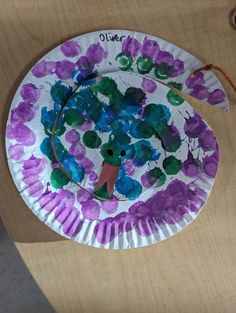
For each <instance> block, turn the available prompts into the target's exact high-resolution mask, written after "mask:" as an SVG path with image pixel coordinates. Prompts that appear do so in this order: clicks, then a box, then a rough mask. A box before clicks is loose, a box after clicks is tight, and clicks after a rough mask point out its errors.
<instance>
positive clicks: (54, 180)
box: [50, 168, 69, 189]
mask: <svg viewBox="0 0 236 313" xmlns="http://www.w3.org/2000/svg"><path fill="white" fill-rule="evenodd" d="M50 181H51V184H52V186H53V187H54V188H55V189H58V188H62V187H63V186H65V185H66V184H67V183H68V182H69V178H68V177H67V176H66V175H65V174H64V173H63V171H62V170H61V169H60V168H55V169H54V170H53V171H52V173H51V176H50Z"/></svg>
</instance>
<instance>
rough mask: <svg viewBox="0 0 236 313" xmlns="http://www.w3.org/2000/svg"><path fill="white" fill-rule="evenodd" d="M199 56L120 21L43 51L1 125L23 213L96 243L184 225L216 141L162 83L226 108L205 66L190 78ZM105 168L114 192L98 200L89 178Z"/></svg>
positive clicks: (120, 242)
mask: <svg viewBox="0 0 236 313" xmlns="http://www.w3.org/2000/svg"><path fill="white" fill-rule="evenodd" d="M202 65H203V63H202V62H200V61H199V60H198V59H196V58H195V57H193V56H192V55H190V54H189V53H187V52H186V51H184V50H182V49H180V48H178V47H176V46H174V45H172V44H170V43H168V42H166V41H164V40H162V39H159V38H156V37H153V36H150V35H146V34H142V33H136V32H130V31H125V30H108V31H100V32H95V33H89V34H86V35H83V36H79V37H77V38H74V39H72V40H69V41H67V42H65V43H63V44H62V45H61V46H59V47H57V48H55V49H53V50H52V51H51V52H49V53H48V54H47V55H46V56H45V57H43V58H42V59H41V60H40V61H39V62H38V63H37V64H36V65H35V66H34V67H33V68H32V70H31V71H30V72H29V73H28V74H27V75H26V77H25V78H24V80H23V81H22V83H21V84H20V86H19V88H18V90H17V92H16V95H15V97H14V99H13V102H12V105H11V110H10V114H9V119H8V123H7V131H6V148H7V156H8V163H9V168H10V171H11V174H12V177H13V179H14V182H15V184H16V186H17V188H18V190H19V192H20V194H21V196H22V198H23V199H24V201H25V202H26V204H27V205H28V206H29V208H30V209H31V210H32V212H33V213H34V214H36V215H37V216H38V217H39V218H40V219H41V220H42V221H43V222H44V223H45V224H47V225H48V226H49V227H50V228H52V229H53V230H54V231H56V232H58V233H59V234H61V235H63V236H65V237H67V238H70V239H72V240H75V241H77V242H80V243H84V244H88V245H91V246H94V247H102V248H114V249H119V248H134V247H140V246H145V245H149V244H153V243H156V242H158V241H160V240H163V239H165V238H168V237H170V236H172V235H174V234H175V233H177V232H178V231H180V230H181V229H183V228H184V227H185V226H186V225H188V224H189V223H190V222H191V221H192V220H193V219H194V218H195V217H196V216H197V214H198V213H199V211H200V210H201V208H202V207H203V205H204V203H205V201H206V200H207V197H208V195H209V193H210V190H211V188H212V185H213V183H214V179H215V175H216V172H217V166H218V161H219V154H218V145H217V142H216V139H215V137H214V134H213V132H212V130H211V128H210V127H209V126H208V125H207V123H206V122H205V121H204V120H203V119H202V118H201V117H200V115H199V114H198V113H197V112H196V111H194V110H193V109H192V107H191V106H190V105H189V104H188V103H187V102H186V101H184V100H183V99H182V98H181V97H179V96H178V95H177V94H175V93H174V92H173V91H172V90H171V89H170V88H169V87H168V86H165V85H163V83H164V84H167V83H168V84H170V85H171V86H174V87H175V88H177V89H181V90H183V91H185V92H187V93H190V94H192V95H193V96H195V97H197V98H199V99H201V100H204V101H206V102H208V103H209V104H211V105H215V106H216V107H219V108H223V109H226V110H227V107H228V102H227V98H226V96H225V92H224V90H223V87H222V86H221V84H220V82H219V81H218V79H217V78H216V76H215V75H214V74H213V73H211V72H208V73H198V74H197V75H196V76H190V77H189V75H190V73H192V71H193V70H194V69H196V68H199V67H201V66H202ZM154 79H155V80H154ZM157 80H161V83H160V82H158V81H157ZM59 113H60V114H59ZM58 114H59V115H58ZM57 117H58V120H57V125H56V129H55V138H53V139H52V132H53V127H54V126H55V122H56V119H57ZM52 141H53V145H52ZM108 149H109V150H112V152H111V153H112V155H107V153H108V152H107V151H108ZM109 153H110V152H109ZM106 164H109V165H111V166H110V167H109V166H107V165H106ZM112 166H113V167H112ZM114 166H119V169H118V170H119V171H118V176H117V177H116V182H115V185H114V189H113V195H112V197H111V199H107V200H104V197H105V196H104V195H105V194H106V192H105V193H104V192H103V193H102V200H101V191H100V193H99V196H96V195H94V191H95V189H96V186H97V182H98V180H99V177H101V176H100V175H102V174H101V173H102V171H103V169H104V168H109V170H110V171H111V172H112V171H113V170H114ZM106 175H107V176H109V175H108V172H107V169H106ZM106 175H105V176H106ZM68 177H70V178H71V179H69V178H68Z"/></svg>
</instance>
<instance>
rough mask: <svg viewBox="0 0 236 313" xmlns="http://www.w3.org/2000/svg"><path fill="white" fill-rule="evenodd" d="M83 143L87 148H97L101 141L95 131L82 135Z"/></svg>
mask: <svg viewBox="0 0 236 313" xmlns="http://www.w3.org/2000/svg"><path fill="white" fill-rule="evenodd" d="M83 143H84V144H85V146H86V147H88V148H98V147H99V146H100V145H101V143H102V140H101V138H100V137H99V136H98V134H97V133H96V132H95V131H92V130H89V131H87V132H86V133H84V136H83Z"/></svg>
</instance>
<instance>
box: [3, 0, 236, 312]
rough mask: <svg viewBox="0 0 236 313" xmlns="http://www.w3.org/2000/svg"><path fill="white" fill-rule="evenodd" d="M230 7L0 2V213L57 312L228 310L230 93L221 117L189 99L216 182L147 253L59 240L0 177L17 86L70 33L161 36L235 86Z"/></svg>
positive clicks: (231, 302)
mask: <svg viewBox="0 0 236 313" xmlns="http://www.w3.org/2000/svg"><path fill="white" fill-rule="evenodd" d="M234 5H235V1H234V0H232V1H226V0H199V1H192V0H178V1H177V0H176V1H175V0H172V1H170V0H145V1H144V0H143V1H139V0H136V1H134V0H133V1H130V0H116V1H114V0H110V1H109V0H104V1H103V0H100V1H98V0H96V1H95V0H90V1H82V0H74V1H71V0H68V1H63V0H15V1H12V0H6V1H5V0H0V95H1V98H0V99H1V105H0V110H1V149H2V150H1V153H0V158H1V159H0V164H1V172H0V175H1V193H0V201H1V205H0V215H1V217H2V219H3V221H4V224H5V225H6V227H7V229H8V232H9V234H10V236H11V238H12V239H13V240H14V241H15V242H16V246H17V248H18V250H19V251H20V253H21V255H22V257H23V259H24V261H25V263H26V265H27V266H28V268H29V269H30V271H31V273H32V275H33V276H34V278H35V280H36V281H37V283H38V284H39V286H40V287H41V288H42V291H43V292H44V293H45V295H46V296H47V298H48V299H49V301H50V302H51V304H52V305H53V307H54V308H55V311H56V312H59V313H80V312H83V313H87V312H88V313H90V312H91V313H104V312H105V313H106V312H109V313H116V312H122V313H139V312H140V313H141V312H142V313H146V312H150V313H208V312H209V313H235V312H236V244H235V240H236V94H234V93H233V92H232V91H231V90H230V88H229V86H228V85H225V87H226V90H227V91H228V97H229V100H230V104H231V107H230V113H225V112H222V111H220V110H216V109H214V108H212V107H209V106H205V105H203V104H202V103H200V102H197V101H193V100H192V99H189V98H188V99H189V101H190V103H191V104H192V105H193V106H194V107H195V108H197V110H198V111H199V112H200V113H201V114H202V116H203V117H204V118H205V119H206V120H207V122H208V123H209V124H210V125H211V126H212V128H213V129H214V131H215V133H216V136H217V139H218V142H219V145H220V152H221V160H220V167H219V172H218V176H217V179H216V183H215V185H214V188H213V192H212V194H211V196H210V198H209V201H208V202H207V204H206V205H205V208H204V210H203V211H202V213H201V214H200V215H199V217H198V218H197V219H196V220H195V222H194V223H192V224H191V225H190V226H189V227H187V229H185V230H184V231H182V232H181V233H180V234H178V235H177V236H174V237H173V238H171V239H168V240H166V241H163V242H161V243H160V244H156V245H153V246H150V247H147V248H141V249H136V250H126V251H105V250H99V249H95V248H89V247H86V246H82V245H78V244H74V243H72V242H69V241H67V240H65V239H63V238H61V237H59V236H58V235H56V234H55V233H53V232H52V231H51V230H50V229H48V228H47V227H46V226H45V225H43V224H42V223H41V222H40V221H39V220H37V218H36V217H34V216H33V214H32V213H31V212H30V210H29V209H28V208H27V207H26V206H25V204H24V203H23V201H22V200H21V198H20V196H19V194H18V192H17V190H16V188H15V186H14V184H13V182H12V180H11V177H10V174H9V172H8V168H7V164H6V158H5V147H4V135H5V124H6V118H7V114H8V110H9V106H10V103H11V100H12V97H13V95H14V92H15V90H16V88H17V85H18V84H19V82H20V81H21V79H22V78H23V76H24V75H25V74H26V73H27V71H28V70H29V68H30V67H31V66H32V64H33V63H34V62H35V61H36V60H37V59H38V58H39V57H41V56H42V55H43V54H45V52H47V51H49V50H50V49H51V48H52V47H54V46H56V45H57V44H58V43H60V42H62V41H63V40H65V39H68V38H70V37H72V36H75V35H79V34H83V33H86V32H89V31H94V30H98V29H109V28H123V29H132V30H137V31H142V32H147V33H150V34H153V35H157V36H159V37H162V38H164V39H167V40H169V41H171V42H173V43H175V44H177V45H178V46H181V47H182V48H184V49H186V50H188V51H190V52H191V53H193V54H195V55H196V56H198V57H199V58H200V59H202V60H203V61H205V62H206V63H215V64H217V65H219V66H221V67H223V68H224V69H225V71H226V72H227V73H229V74H230V75H231V77H232V79H233V80H234V81H236V30H234V29H233V28H232V27H231V26H230V23H229V17H228V16H229V12H230V11H231V10H232V9H233V7H234Z"/></svg>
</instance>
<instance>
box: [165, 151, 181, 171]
mask: <svg viewBox="0 0 236 313" xmlns="http://www.w3.org/2000/svg"><path fill="white" fill-rule="evenodd" d="M180 167H181V161H180V160H178V159H176V158H175V157H174V156H173V155H171V156H169V157H167V158H165V160H164V161H163V168H164V170H165V172H166V174H167V175H176V174H177V173H178V172H179V171H180Z"/></svg>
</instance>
